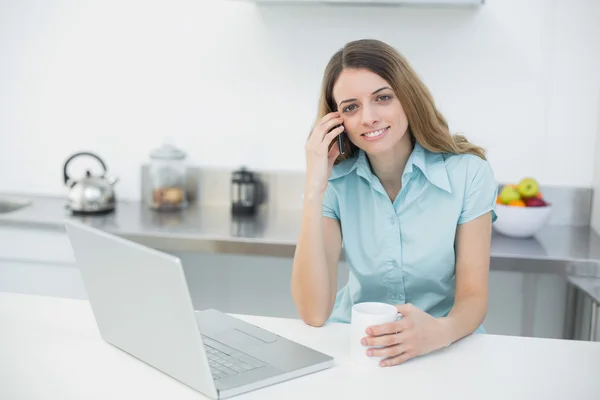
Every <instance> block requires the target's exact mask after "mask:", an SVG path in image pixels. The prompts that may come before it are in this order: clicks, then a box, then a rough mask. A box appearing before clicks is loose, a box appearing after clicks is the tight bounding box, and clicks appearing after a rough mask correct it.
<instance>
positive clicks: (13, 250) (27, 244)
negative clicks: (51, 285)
mask: <svg viewBox="0 0 600 400" xmlns="http://www.w3.org/2000/svg"><path fill="white" fill-rule="evenodd" d="M0 260H19V261H29V262H41V263H58V264H75V256H74V255H73V250H72V248H71V243H70V242H69V238H68V236H67V234H66V232H64V231H58V230H51V229H34V228H21V227H14V226H11V225H0Z"/></svg>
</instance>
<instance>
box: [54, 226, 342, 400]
mask: <svg viewBox="0 0 600 400" xmlns="http://www.w3.org/2000/svg"><path fill="white" fill-rule="evenodd" d="M65 227H66V230H67V234H68V236H69V240H70V241H71V245H72V248H73V251H74V255H75V260H76V263H77V265H78V268H79V269H80V271H81V276H82V278H83V282H84V285H85V288H86V290H87V294H88V300H89V302H90V305H91V308H92V311H93V313H94V317H95V319H96V323H97V325H98V329H99V331H100V334H101V336H102V339H103V340H105V341H106V342H108V343H110V344H112V345H113V346H116V347H117V348H119V349H121V350H123V351H124V352H126V353H128V354H130V355H131V356H133V357H135V358H137V359H139V360H141V361H143V362H145V363H147V364H149V365H151V366H152V367H154V368H156V369H158V370H160V371H162V372H163V373H165V374H167V375H169V376H171V377H173V378H175V379H176V380H178V381H180V382H182V383H184V384H186V385H188V386H190V387H191V388H193V389H195V390H197V391H199V392H200V393H202V394H204V395H206V396H208V397H210V398H213V399H223V398H228V397H232V396H235V395H238V394H241V393H246V392H249V391H252V390H255V389H259V388H262V387H265V386H268V385H272V384H275V383H279V382H282V381H285V380H288V379H292V378H297V377H300V376H303V375H307V374H310V373H313V372H316V371H320V370H323V369H326V368H329V367H331V366H332V365H333V358H332V357H330V356H329V355H327V354H323V353H321V352H318V351H315V350H313V349H311V348H308V347H305V346H303V345H300V344H298V343H296V342H293V341H291V340H288V339H286V338H284V337H282V336H279V335H276V334H274V333H272V332H269V331H267V330H265V329H262V328H259V327H257V326H254V325H252V324H250V323H247V322H245V321H242V320H240V319H239V318H235V317H232V316H230V315H228V314H226V313H222V312H219V311H217V310H214V309H206V310H201V311H195V310H194V307H193V305H192V300H191V297H190V293H189V289H188V285H187V282H186V279H185V274H184V271H183V267H182V263H181V260H180V259H179V258H178V257H175V256H173V255H170V254H166V253H163V252H160V251H157V250H155V249H151V248H148V247H145V246H142V245H140V244H137V243H134V242H131V241H128V240H125V239H123V238H120V237H118V236H115V235H112V234H109V233H107V232H104V231H102V230H98V229H96V228H92V227H89V226H87V225H84V224H81V223H78V222H75V221H70V220H68V221H66V222H65Z"/></svg>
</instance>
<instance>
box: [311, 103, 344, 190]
mask: <svg viewBox="0 0 600 400" xmlns="http://www.w3.org/2000/svg"><path fill="white" fill-rule="evenodd" d="M343 122H344V120H343V119H342V118H341V117H340V113H339V112H337V111H335V112H331V113H329V114H327V115H325V116H324V117H323V118H321V119H320V120H319V121H317V123H316V124H315V127H314V128H313V131H312V133H311V134H310V137H309V139H308V141H307V142H306V146H305V150H306V190H305V193H304V196H305V197H309V198H312V197H315V196H321V195H322V194H323V193H324V192H325V189H326V188H327V181H328V179H329V176H330V175H331V169H332V168H333V163H334V161H335V159H336V158H337V157H338V155H339V154H340V149H339V147H338V146H332V147H331V150H329V145H330V143H331V141H332V140H334V139H335V138H336V137H337V136H338V135H339V134H341V133H342V132H343V131H344V126H343V125H342V123H343ZM338 125H339V126H338Z"/></svg>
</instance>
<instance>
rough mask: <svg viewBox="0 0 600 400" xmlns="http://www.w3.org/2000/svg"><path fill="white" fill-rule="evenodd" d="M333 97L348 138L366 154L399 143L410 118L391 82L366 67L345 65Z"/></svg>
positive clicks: (375, 152)
mask: <svg viewBox="0 0 600 400" xmlns="http://www.w3.org/2000/svg"><path fill="white" fill-rule="evenodd" d="M333 98H334V101H335V102H336V104H337V107H338V111H339V112H340V114H341V116H342V118H343V119H344V127H345V129H346V133H347V134H348V137H349V139H350V140H351V141H352V142H353V143H354V144H355V145H356V146H358V147H359V148H361V149H363V150H364V151H365V152H367V154H378V153H384V152H388V151H390V150H392V149H394V148H395V147H397V146H398V145H400V143H401V141H402V138H403V137H404V136H405V135H406V131H407V129H408V119H407V118H406V114H405V113H404V110H403V109H402V105H401V104H400V101H399V100H398V98H397V96H396V95H395V93H394V90H393V89H392V87H391V85H390V84H389V83H388V82H386V81H385V80H384V79H383V78H382V77H380V76H379V75H377V74H375V73H374V72H371V71H369V70H366V69H344V70H343V71H342V72H341V73H340V75H339V77H338V79H337V81H336V83H335V85H334V87H333Z"/></svg>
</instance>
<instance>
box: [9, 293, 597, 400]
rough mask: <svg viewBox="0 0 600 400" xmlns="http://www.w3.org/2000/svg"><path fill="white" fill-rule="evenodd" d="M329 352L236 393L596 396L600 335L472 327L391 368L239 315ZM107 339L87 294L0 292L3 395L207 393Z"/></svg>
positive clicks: (273, 321)
mask: <svg viewBox="0 0 600 400" xmlns="http://www.w3.org/2000/svg"><path fill="white" fill-rule="evenodd" d="M237 317H239V318H242V319H244V320H247V321H249V322H251V323H254V324H256V325H259V326H262V327H264V328H266V329H269V330H272V331H273V332H275V333H277V334H279V335H282V336H286V337H288V338H290V339H292V340H296V341H298V342H300V343H302V344H304V345H307V346H310V347H313V348H315V349H317V350H319V351H322V352H324V353H327V354H330V355H332V356H334V357H335V358H336V361H335V365H334V366H333V367H332V368H330V369H328V370H325V371H321V372H317V373H315V374H312V375H309V376H304V377H301V378H297V379H294V380H291V381H287V382H284V383H280V384H277V385H273V386H270V387H267V388H263V389H259V390H257V391H254V392H251V393H247V394H244V395H240V396H237V397H235V398H236V399H237V398H239V399H240V400H241V399H278V400H280V399H286V400H287V399H310V400H314V399H321V398H323V399H325V398H327V399H387V398H394V399H406V400H409V399H410V400H417V399H418V400H423V399H436V400H440V399H444V400H447V399H460V400H465V399H478V400H479V399H502V400H506V399H511V400H518V399H527V400H533V399H544V400H548V399H561V400H564V399H578V400H582V399H596V400H597V399H600V343H592V342H578V341H566V340H556V339H536V338H523V337H512V336H497V335H489V334H484V335H473V336H470V337H467V338H465V339H463V340H461V341H459V342H457V343H454V344H453V345H451V346H450V347H448V348H446V349H444V350H442V351H439V352H436V353H434V354H429V355H427V356H423V357H419V358H416V359H413V360H410V361H409V362H407V363H405V364H403V365H400V366H396V367H392V368H370V367H363V366H359V365H356V364H354V363H353V362H352V361H351V360H350V359H349V358H348V357H349V353H348V346H347V337H348V334H349V326H348V325H344V324H329V325H326V326H325V327H322V328H314V327H310V326H307V325H305V324H304V323H302V322H301V321H300V320H293V319H282V318H267V317H256V316H239V315H237ZM204 398H205V397H204V396H202V395H201V394H199V393H198V392H196V391H194V390H193V389H191V388H189V387H187V386H185V385H183V384H182V383H179V382H178V381H176V380H174V379H172V378H170V377H168V376H167V375H164V374H162V373H161V372H159V371H157V370H156V369H154V368H152V367H150V366H148V365H146V364H144V363H143V362H141V361H138V360H136V359H134V358H132V357H130V356H128V355H127V354H125V353H124V352H122V351H120V350H118V349H116V348H114V347H112V346H111V345H109V344H107V343H105V342H104V341H102V339H101V338H100V335H99V333H98V330H97V328H96V324H95V320H94V317H93V314H92V312H91V308H90V306H89V303H88V302H87V301H82V300H72V299H62V298H52V297H42V296H32V295H22V294H9V293H0V399H11V400H13V399H15V400H16V399H19V400H20V399H61V400H70V399H111V400H116V399H127V400H132V399H144V400H149V399H161V400H164V399H169V400H171V399H183V400H184V399H194V400H198V399H204Z"/></svg>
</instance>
